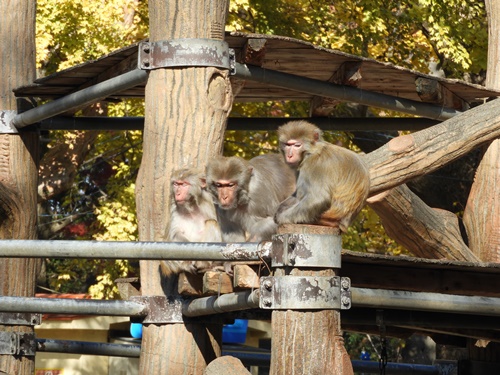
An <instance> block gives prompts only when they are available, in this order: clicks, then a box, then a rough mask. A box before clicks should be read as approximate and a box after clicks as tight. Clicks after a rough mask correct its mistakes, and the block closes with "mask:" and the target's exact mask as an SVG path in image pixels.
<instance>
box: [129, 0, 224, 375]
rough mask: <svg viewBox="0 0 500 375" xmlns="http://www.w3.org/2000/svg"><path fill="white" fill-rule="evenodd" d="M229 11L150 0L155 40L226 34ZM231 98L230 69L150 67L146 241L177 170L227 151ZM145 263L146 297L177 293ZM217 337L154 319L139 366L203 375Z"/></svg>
mask: <svg viewBox="0 0 500 375" xmlns="http://www.w3.org/2000/svg"><path fill="white" fill-rule="evenodd" d="M227 9H228V2H227V1H226V0H202V1H200V0H175V1H160V0H153V1H150V2H149V11H150V33H151V37H150V40H151V41H152V42H155V41H160V40H170V39H175V38H211V39H223V38H224V25H225V22H226V13H227ZM232 100H233V96H232V92H231V84H230V82H229V72H228V71H225V70H220V69H216V68H191V67H186V68H174V69H157V70H153V71H151V73H150V76H149V80H148V83H147V85H146V114H145V129H144V144H143V150H144V151H143V158H142V164H141V168H140V171H139V175H138V178H137V183H136V202H137V218H138V223H139V238H140V240H141V241H163V240H165V239H166V234H167V228H168V225H169V196H170V178H171V174H172V171H173V170H174V169H176V168H180V167H183V166H194V167H204V166H205V164H206V162H207V161H208V160H209V159H210V158H211V157H213V156H215V155H218V154H220V153H221V151H222V142H223V135H224V131H225V126H226V120H227V116H228V113H229V111H230V109H231V106H232ZM140 267H141V288H142V293H143V295H164V294H167V295H172V296H173V295H175V294H176V290H177V288H176V285H175V284H176V280H172V279H171V280H164V279H162V277H161V275H160V271H159V262H157V261H141V263H140ZM218 330H219V331H220V330H221V327H220V326H219V327H218ZM214 337H217V334H216V333H215V332H211V333H210V332H209V331H208V330H207V328H205V327H204V326H202V325H193V324H191V325H186V326H184V325H179V324H166V325H160V326H155V325H148V326H146V327H144V332H143V345H142V351H141V360H140V369H139V372H140V373H141V374H162V373H169V374H170V373H171V374H202V373H203V370H204V369H205V367H206V365H207V363H209V362H210V361H211V360H212V359H214V358H215V357H216V356H218V355H220V346H219V342H217V340H214V339H213V338H214ZM158 338H162V339H163V340H164V341H158Z"/></svg>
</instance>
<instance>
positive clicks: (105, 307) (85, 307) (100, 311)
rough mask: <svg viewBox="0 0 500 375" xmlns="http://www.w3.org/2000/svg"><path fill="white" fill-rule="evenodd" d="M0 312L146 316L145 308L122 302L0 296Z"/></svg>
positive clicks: (131, 302) (137, 304)
mask: <svg viewBox="0 0 500 375" xmlns="http://www.w3.org/2000/svg"><path fill="white" fill-rule="evenodd" d="M0 311H1V312H27V313H42V314H76V315H105V316H134V317H142V316H146V315H147V306H146V305H145V304H142V303H138V302H133V301H122V300H96V299H68V298H37V297H10V296H0Z"/></svg>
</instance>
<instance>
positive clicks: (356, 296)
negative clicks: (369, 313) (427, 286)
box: [351, 287, 500, 316]
mask: <svg viewBox="0 0 500 375" xmlns="http://www.w3.org/2000/svg"><path fill="white" fill-rule="evenodd" d="M351 298H352V306H353V307H369V308H376V309H401V310H417V311H434V312H446V313H453V314H472V315H487V316H500V298H494V297H476V296H463V295H453V294H442V293H425V292H409V291H404V290H386V289H368V288H356V287H352V288H351Z"/></svg>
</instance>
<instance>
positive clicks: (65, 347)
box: [36, 339, 141, 358]
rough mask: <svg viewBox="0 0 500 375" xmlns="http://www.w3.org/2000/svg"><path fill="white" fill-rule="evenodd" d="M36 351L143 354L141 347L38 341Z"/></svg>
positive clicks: (82, 342) (111, 354)
mask: <svg viewBox="0 0 500 375" xmlns="http://www.w3.org/2000/svg"><path fill="white" fill-rule="evenodd" d="M36 351H37V352H50V353H71V354H90V355H105V356H108V357H128V358H139V355H140V353H141V345H129V344H109V343H105V342H89V341H69V340H51V339H37V340H36Z"/></svg>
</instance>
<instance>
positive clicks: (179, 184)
mask: <svg viewBox="0 0 500 375" xmlns="http://www.w3.org/2000/svg"><path fill="white" fill-rule="evenodd" d="M172 187H173V189H174V199H175V203H176V204H177V205H180V206H182V205H184V204H185V203H186V202H188V201H189V199H190V198H191V196H192V194H191V193H190V189H191V184H190V183H189V182H188V181H185V180H175V181H173V182H172Z"/></svg>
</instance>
